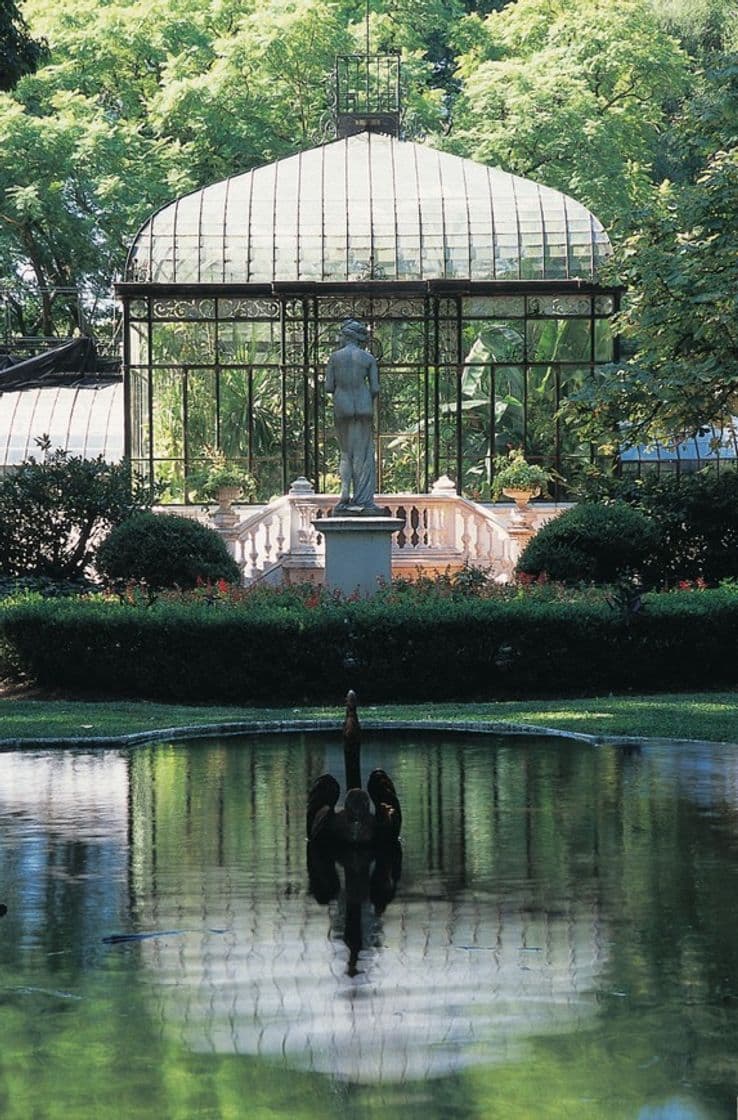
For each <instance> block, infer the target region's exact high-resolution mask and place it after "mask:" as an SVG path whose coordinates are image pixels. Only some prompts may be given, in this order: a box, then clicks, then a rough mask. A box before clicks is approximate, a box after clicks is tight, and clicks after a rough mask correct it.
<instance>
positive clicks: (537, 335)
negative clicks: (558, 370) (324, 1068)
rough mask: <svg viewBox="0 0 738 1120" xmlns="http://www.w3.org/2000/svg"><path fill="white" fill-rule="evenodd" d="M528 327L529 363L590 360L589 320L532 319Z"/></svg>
mask: <svg viewBox="0 0 738 1120" xmlns="http://www.w3.org/2000/svg"><path fill="white" fill-rule="evenodd" d="M526 327H527V336H528V360H529V361H534V362H546V361H552V362H587V361H589V359H590V351H591V344H590V337H591V335H590V320H589V319H529V320H528V322H527V324H526Z"/></svg>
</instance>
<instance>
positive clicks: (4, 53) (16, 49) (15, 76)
mask: <svg viewBox="0 0 738 1120" xmlns="http://www.w3.org/2000/svg"><path fill="white" fill-rule="evenodd" d="M46 56H47V46H46V43H45V41H44V40H43V39H33V38H31V35H30V33H29V30H28V24H27V23H26V21H25V20H24V18H23V16H22V15H21V13H20V11H19V9H18V5H17V4H16V3H15V0H2V3H1V4H0V90H9V89H12V88H13V86H14V85H16V84H17V83H18V82H19V81H20V79H21V78H22V77H23V75H24V74H32V73H33V71H34V70H36V69H37V68H38V67H39V66H40V65H41V63H42V62H43V61H44V60H45V58H46Z"/></svg>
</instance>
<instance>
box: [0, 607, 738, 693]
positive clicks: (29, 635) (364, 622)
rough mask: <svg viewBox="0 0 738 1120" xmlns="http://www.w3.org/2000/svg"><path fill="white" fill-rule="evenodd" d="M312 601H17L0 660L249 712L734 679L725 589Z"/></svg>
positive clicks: (41, 679)
mask: <svg viewBox="0 0 738 1120" xmlns="http://www.w3.org/2000/svg"><path fill="white" fill-rule="evenodd" d="M310 601H311V600H308V601H305V602H300V601H299V600H298V599H297V598H295V597H284V596H280V595H274V596H269V595H266V594H265V595H261V596H256V597H254V599H253V600H250V599H249V600H247V601H246V602H242V603H239V604H237V605H229V604H228V603H225V602H224V603H223V604H221V605H220V606H218V605H212V604H211V605H210V606H208V605H205V604H202V603H191V602H164V601H157V602H156V603H154V604H153V606H151V607H149V608H148V609H146V608H143V607H136V606H129V605H125V604H120V603H118V602H117V601H112V600H111V601H105V600H102V599H100V598H98V599H55V600H44V601H41V600H27V601H19V602H16V603H12V604H9V605H5V606H0V653H1V654H2V656H3V657H4V659H5V661H6V663H8V664H10V665H11V666H12V669H13V671H14V672H15V673H16V674H19V675H20V674H23V675H25V676H26V677H28V678H30V679H33V680H35V681H37V682H38V683H39V684H40V685H41V686H43V687H53V688H56V689H59V688H61V689H67V690H69V691H72V692H74V693H83V692H88V693H95V694H105V695H123V696H136V697H147V698H151V699H162V700H168V701H192V702H225V703H239V704H253V705H258V706H262V705H270V704H273V705H280V706H286V705H294V704H301V703H307V702H323V701H330V702H332V703H335V700H336V697H337V696H338V697H340V696H343V695H345V693H346V691H347V690H348V689H349V688H354V689H356V690H357V692H358V693H359V695H360V696H361V697H362V701H363V702H365V703H375V702H380V701H388V702H391V701H396V702H404V701H408V702H409V701H421V700H429V701H433V700H448V699H458V700H484V699H495V698H499V699H502V698H515V697H526V696H546V695H567V694H569V695H577V694H579V695H581V694H589V695H594V694H597V693H598V692H601V691H607V692H611V691H626V690H628V689H637V690H638V691H659V690H671V691H678V690H679V689H681V688H684V687H689V688H691V689H696V688H700V687H734V686H735V685H736V684H738V662H736V659H735V657H734V649H735V645H736V641H737V640H738V591H736V589H735V588H733V589H731V588H727V587H726V588H719V589H716V590H713V591H683V592H680V591H677V592H671V593H668V594H660V595H659V594H647V595H645V596H644V605H643V608H642V609H641V610H640V611H639V612H638V613H637V614H635V615H626V614H625V613H624V612H622V611H619V610H617V609H613V607H611V606H610V605H609V604H608V601H607V597H606V596H605V595H604V594H601V593H598V592H594V591H589V592H587V593H586V594H576V595H572V594H570V595H569V596H568V597H564V596H563V595H561V594H560V593H556V592H551V591H548V590H547V589H544V591H543V592H541V593H540V594H539V593H538V592H534V593H524V594H523V593H520V594H514V593H511V594H510V595H509V596H508V597H504V596H501V597H499V598H494V599H479V598H476V597H475V598H469V599H457V598H453V597H440V596H439V597H433V596H429V595H427V594H425V593H423V594H421V595H416V596H413V595H412V594H410V593H403V594H400V595H392V594H388V595H386V596H377V597H376V598H375V599H373V600H369V601H363V602H362V601H359V602H341V601H330V600H327V601H325V602H321V603H320V604H319V605H317V606H315V607H311V606H309V605H308V603H309V602H310Z"/></svg>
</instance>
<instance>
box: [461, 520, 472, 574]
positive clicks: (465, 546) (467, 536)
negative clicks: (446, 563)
mask: <svg viewBox="0 0 738 1120" xmlns="http://www.w3.org/2000/svg"><path fill="white" fill-rule="evenodd" d="M461 521H462V530H461V551H462V553H463V556H464V562H465V563H468V561H469V546H470V544H471V525H470V521H471V518H470V515H469V510H468V509H464V510H463V511H462V514H461Z"/></svg>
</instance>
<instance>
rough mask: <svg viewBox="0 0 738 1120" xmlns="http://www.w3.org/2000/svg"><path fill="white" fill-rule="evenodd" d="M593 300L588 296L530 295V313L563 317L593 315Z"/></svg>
mask: <svg viewBox="0 0 738 1120" xmlns="http://www.w3.org/2000/svg"><path fill="white" fill-rule="evenodd" d="M591 313H592V301H591V300H590V298H589V297H588V296H529V297H528V314H529V315H550V316H552V317H554V318H562V317H565V316H567V317H568V316H569V315H591Z"/></svg>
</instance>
